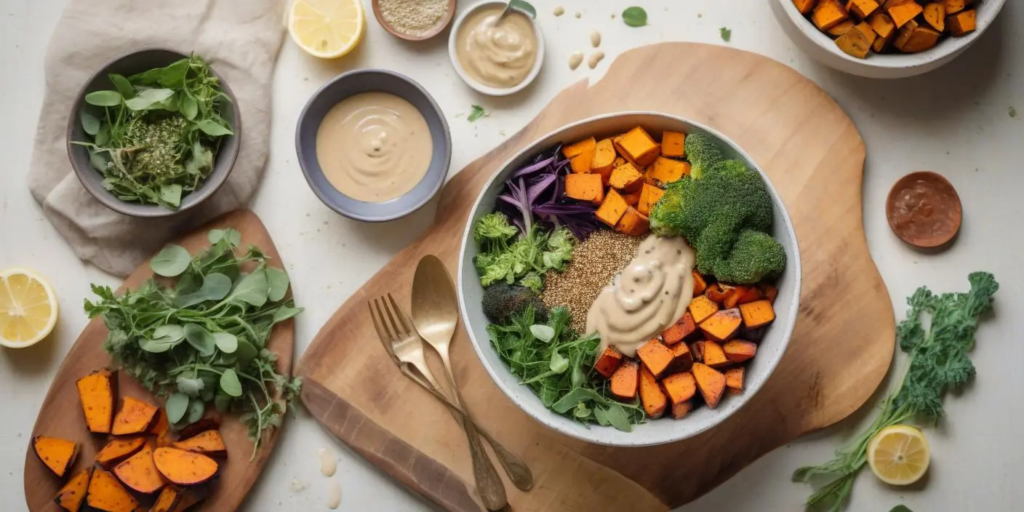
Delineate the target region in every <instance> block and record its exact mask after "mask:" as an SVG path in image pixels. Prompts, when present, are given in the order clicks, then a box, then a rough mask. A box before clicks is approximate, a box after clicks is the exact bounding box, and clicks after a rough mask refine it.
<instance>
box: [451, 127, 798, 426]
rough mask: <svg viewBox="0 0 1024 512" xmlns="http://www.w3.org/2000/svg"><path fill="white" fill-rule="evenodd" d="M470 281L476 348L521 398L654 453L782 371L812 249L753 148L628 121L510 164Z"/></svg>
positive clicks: (465, 282) (564, 135)
mask: <svg viewBox="0 0 1024 512" xmlns="http://www.w3.org/2000/svg"><path fill="white" fill-rule="evenodd" d="M458 280H459V284H458V288H459V300H460V307H461V310H462V316H463V320H464V322H465V324H464V325H465V326H466V328H467V330H468V332H469V337H470V340H471V341H472V344H473V346H474V349H475V350H476V352H477V355H478V356H479V357H480V360H481V361H482V363H483V365H484V367H485V369H486V370H487V372H488V374H489V375H490V377H491V378H492V379H493V380H494V382H495V383H496V384H497V386H498V387H499V389H501V390H502V392H504V393H505V394H506V395H507V396H508V397H509V398H510V399H511V400H512V401H513V402H514V403H515V404H516V405H517V406H518V407H519V408H521V409H522V410H523V411H524V412H526V413H527V414H528V415H529V416H531V417H532V418H533V419H535V420H536V421H538V422H540V423H542V424H544V425H546V426H548V427H550V428H553V429H555V430H557V431H559V432H562V433H564V434H567V435H570V436H572V437H575V438H578V439H581V440H584V441H588V442H593V443H598V444H605V445H613V446H648V445H658V444H664V443H670V442H673V441H679V440H682V439H686V438H689V437H692V436H695V435H697V434H700V433H701V432H704V431H706V430H708V429H710V428H712V427H714V426H715V425H717V424H719V423H721V422H722V421H724V420H725V419H726V418H728V417H729V416H730V415H732V414H733V413H735V412H736V411H737V410H739V409H740V408H741V407H743V405H744V404H745V403H746V402H747V401H748V400H750V398H751V397H752V396H754V394H755V393H757V391H758V390H759V389H760V388H761V387H762V385H763V384H764V383H765V382H766V381H767V379H768V378H769V376H770V375H771V373H772V371H773V370H774V369H775V367H776V365H777V364H778V362H779V361H780V360H781V358H782V355H783V353H784V352H785V350H786V346H787V345H788V343H789V339H790V337H791V335H792V332H793V327H794V325H795V322H796V316H797V312H798V309H799V299H800V253H799V248H798V245H797V241H796V235H795V232H794V230H793V225H792V222H791V221H790V218H789V216H788V215H787V213H786V209H785V206H784V205H783V203H782V201H781V199H780V198H779V196H778V194H777V193H776V192H775V190H774V188H772V186H771V183H770V182H769V180H768V177H767V175H766V174H765V173H764V172H763V171H762V170H761V169H760V168H759V167H758V166H757V164H756V163H755V162H754V161H753V159H752V158H751V157H750V156H749V155H747V154H746V153H745V152H744V151H743V150H742V149H741V148H740V147H738V146H737V145H736V144H735V143H733V142H732V141H730V140H729V139H728V138H727V137H725V136H724V135H722V134H720V133H718V132H716V131H714V130H713V129H711V128H709V127H706V126H703V125H700V124H698V123H694V122H691V121H688V120H685V119H681V118H678V117H675V116H670V115H666V114H660V113H620V114H610V115H604V116H599V117H595V118H591V119H587V120H583V121H579V122H576V123H573V124H571V125H568V126H566V127H564V128H561V129H559V130H557V131H555V132H553V133H550V134H548V135H546V136H544V137H542V138H540V139H539V140H537V141H535V142H533V143H532V144H530V145H528V146H527V147H525V148H524V149H523V150H521V151H520V152H519V153H518V154H517V155H516V156H514V157H513V158H512V159H510V160H509V161H507V162H506V163H505V164H504V165H503V166H502V167H501V168H500V169H498V170H497V171H496V173H495V175H494V176H493V177H492V178H491V180H490V181H489V182H488V183H487V184H486V185H485V186H484V188H483V190H482V191H481V193H480V196H479V198H478V199H477V201H476V204H475V205H474V207H473V210H472V212H471V214H470V216H469V219H468V222H467V226H466V231H465V234H464V238H463V243H462V249H461V255H460V260H459V267H458Z"/></svg>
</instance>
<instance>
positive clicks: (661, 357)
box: [636, 339, 673, 377]
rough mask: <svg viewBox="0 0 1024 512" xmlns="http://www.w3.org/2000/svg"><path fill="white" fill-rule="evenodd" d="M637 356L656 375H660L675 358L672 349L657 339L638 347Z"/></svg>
mask: <svg viewBox="0 0 1024 512" xmlns="http://www.w3.org/2000/svg"><path fill="white" fill-rule="evenodd" d="M636 357H637V359H639V360H640V361H641V362H643V363H644V366H645V367H646V368H647V369H648V370H650V372H651V373H652V374H654V376H655V377H660V376H661V374H662V372H664V371H665V369H666V368H668V366H669V365H670V364H672V359H673V356H672V350H671V349H669V348H668V347H666V346H665V344H664V343H662V342H661V341H659V340H657V339H653V340H649V341H648V342H647V343H644V344H643V345H641V346H640V348H638V349H636Z"/></svg>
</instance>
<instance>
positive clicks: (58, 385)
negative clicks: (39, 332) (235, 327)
mask: <svg viewBox="0 0 1024 512" xmlns="http://www.w3.org/2000/svg"><path fill="white" fill-rule="evenodd" d="M228 227H230V228H234V229H236V230H238V231H239V232H240V233H241V234H242V247H247V246H249V245H256V246H258V247H259V248H260V249H261V250H263V252H264V253H266V254H267V256H269V257H270V261H269V262H268V265H270V266H274V267H277V268H282V269H283V268H284V264H283V262H282V261H281V256H280V254H278V252H277V248H276V247H274V242H273V241H272V240H271V239H270V234H269V233H268V232H267V228H266V227H264V226H263V222H261V221H260V219H259V217H257V216H256V214H255V213H253V212H251V211H249V210H236V211H234V212H231V213H228V214H225V215H223V216H221V217H219V218H217V219H216V220H214V221H212V222H210V223H209V224H207V225H206V226H204V227H202V228H200V229H198V230H197V231H194V232H192V233H190V234H188V235H185V236H183V237H181V238H179V239H178V240H175V241H174V242H173V243H176V244H178V245H181V246H183V247H184V248H186V249H188V251H189V252H190V253H192V254H195V253H196V252H197V251H201V250H204V249H206V248H207V247H209V245H210V244H209V242H208V241H207V239H206V234H207V232H208V231H209V230H211V229H215V228H219V229H223V228H228ZM152 276H153V272H152V270H150V268H149V262H148V261H147V262H146V263H143V264H142V265H141V266H139V268H137V269H136V270H135V272H133V273H132V275H130V276H128V279H127V280H126V281H125V282H124V285H123V286H122V287H121V289H122V290H123V289H124V288H126V287H127V288H136V287H138V286H139V285H140V284H142V283H143V282H145V281H146V280H147V279H149V278H150V277H152ZM72 314H84V313H82V312H78V311H76V312H73V313H72ZM106 339H107V328H106V326H105V325H104V324H103V319H102V318H98V317H97V318H94V319H93V320H92V321H90V322H89V324H88V325H86V327H85V329H84V330H83V331H82V334H81V335H80V336H79V337H78V340H77V341H76V342H75V344H74V346H72V347H71V350H70V351H69V352H68V355H67V357H66V358H65V359H64V363H63V364H61V367H60V369H59V370H58V371H57V376H56V377H54V379H53V384H51V385H50V390H49V392H47V393H46V399H45V400H44V401H43V405H42V406H41V407H40V408H39V417H37V418H36V424H35V426H34V427H33V428H32V437H35V436H40V435H46V436H55V437H61V438H64V439H70V440H73V441H75V442H77V443H79V446H80V451H79V454H78V459H77V460H76V462H75V465H74V467H73V468H72V470H71V471H70V472H69V475H68V477H70V476H71V475H74V474H75V473H77V472H78V471H80V470H81V469H82V468H85V467H87V466H89V465H91V464H93V460H94V458H95V455H96V452H97V451H99V450H100V448H102V447H103V445H104V444H106V441H107V439H108V436H107V435H105V434H90V433H89V429H88V428H86V425H85V417H84V415H83V414H82V406H81V403H80V402H79V399H78V390H77V387H76V386H75V381H77V380H78V379H79V378H81V377H82V376H84V375H87V374H88V373H90V372H92V371H93V370H96V369H99V368H103V367H110V368H111V369H114V367H113V365H112V362H111V360H110V356H108V355H107V353H106V352H105V351H104V350H103V342H104V340H106ZM294 344H295V323H294V321H293V320H289V321H286V322H282V323H280V324H278V325H276V326H274V330H273V332H272V333H271V336H270V340H269V341H268V343H267V348H268V349H270V350H272V351H273V352H275V353H276V354H277V372H278V373H281V374H283V375H290V374H291V369H292V352H293V347H294ZM118 396H119V397H125V396H130V397H134V398H139V399H141V400H145V401H147V402H149V403H151V404H157V403H159V404H160V405H161V406H162V405H163V400H159V399H157V398H156V397H154V396H153V394H152V393H150V392H149V391H147V390H146V389H145V388H143V387H142V386H141V385H140V384H139V383H138V382H136V381H135V379H133V378H131V377H129V376H128V375H127V374H126V373H125V372H123V371H121V372H118ZM219 430H220V433H221V436H222V437H223V438H224V443H225V444H226V445H227V449H228V458H227V459H218V460H219V461H220V462H221V467H220V471H219V473H218V476H217V479H216V480H215V481H214V483H213V484H212V486H211V488H210V493H209V495H208V496H207V497H206V499H205V500H203V501H202V502H200V504H199V505H196V506H195V507H193V508H191V509H189V510H211V511H217V512H221V511H231V510H235V509H236V508H238V506H239V505H241V503H242V502H243V501H244V500H245V497H246V495H247V494H248V492H249V489H250V488H251V487H252V486H253V484H254V483H255V482H256V479H257V478H258V477H259V476H260V472H262V471H263V466H264V465H265V464H266V462H267V459H268V458H269V457H270V452H272V451H273V450H274V445H275V444H276V442H277V431H276V430H274V429H272V430H270V431H269V433H268V434H267V435H266V436H265V437H264V439H263V443H262V445H261V446H260V450H259V452H258V453H257V454H256V457H255V459H254V460H252V461H250V460H249V457H250V455H251V454H252V441H250V440H249V438H248V433H247V432H246V427H245V425H243V424H242V423H241V422H239V421H237V419H236V417H235V416H227V417H225V418H224V421H223V423H222V424H221V426H220V429H219ZM27 443H28V444H29V446H28V452H27V453H26V455H25V500H26V501H27V503H28V508H29V510H32V511H41V510H46V511H51V510H52V511H59V510H61V508H60V507H58V506H57V505H56V504H55V503H54V502H53V497H54V496H55V495H56V494H57V491H58V490H59V489H60V487H61V485H63V482H64V481H66V479H65V480H64V481H62V480H60V479H58V478H57V477H56V476H55V475H54V474H53V473H52V472H50V470H49V469H47V468H46V466H44V465H43V463H42V462H41V461H40V460H39V459H38V458H37V457H36V455H35V452H34V451H33V450H32V446H31V438H29V439H28V440H27ZM0 508H3V507H0Z"/></svg>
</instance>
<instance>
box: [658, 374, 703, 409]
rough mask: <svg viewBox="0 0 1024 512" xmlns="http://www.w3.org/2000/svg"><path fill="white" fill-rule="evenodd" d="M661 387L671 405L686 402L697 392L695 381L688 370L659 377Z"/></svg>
mask: <svg viewBox="0 0 1024 512" xmlns="http://www.w3.org/2000/svg"><path fill="white" fill-rule="evenodd" d="M661 387H662V388H663V389H664V390H665V394H666V395H668V400H669V402H670V403H672V405H675V404H681V403H683V402H686V401H688V400H690V399H691V398H693V395H694V394H696V393H697V383H696V381H695V380H694V377H693V374H692V373H690V372H686V373H676V374H673V375H669V376H668V377H665V378H664V379H661Z"/></svg>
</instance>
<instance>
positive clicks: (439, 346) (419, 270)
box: [412, 255, 525, 510]
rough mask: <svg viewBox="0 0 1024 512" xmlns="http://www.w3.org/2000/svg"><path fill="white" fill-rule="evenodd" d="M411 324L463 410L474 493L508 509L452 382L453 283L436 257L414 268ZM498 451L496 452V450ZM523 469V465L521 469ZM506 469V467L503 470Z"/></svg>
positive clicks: (495, 506) (498, 479)
mask: <svg viewBox="0 0 1024 512" xmlns="http://www.w3.org/2000/svg"><path fill="white" fill-rule="evenodd" d="M412 323H413V325H415V326H416V330H417V331H419V333H420V336H422V337H423V339H424V340H425V341H426V342H427V343H429V344H430V346H432V347H434V350H436V351H437V354H438V355H439V356H441V362H443V363H444V370H445V374H447V375H448V384H449V386H450V387H451V388H452V396H453V397H454V399H455V404H456V405H458V406H459V407H461V408H462V410H463V411H464V412H465V414H466V418H467V419H469V421H465V422H463V426H464V427H465V429H466V437H467V438H468V440H469V451H470V455H471V456H472V459H473V477H474V479H475V480H476V487H477V491H478V492H479V493H480V498H481V499H482V500H483V502H484V506H485V507H487V509H488V510H502V509H504V508H505V507H506V506H508V497H507V496H506V494H505V485H504V484H503V483H502V482H501V477H500V476H499V475H498V471H497V470H496V469H494V464H492V463H491V459H490V458H488V457H487V452H485V451H484V447H483V444H482V443H481V442H480V433H479V432H477V430H476V427H475V426H474V425H473V421H472V419H471V418H470V416H469V411H468V410H467V409H466V407H465V405H463V402H462V396H461V394H460V393H459V386H458V384H456V383H455V374H454V373H452V362H451V358H450V357H449V348H450V347H451V342H452V336H454V335H455V328H456V327H457V326H458V325H459V306H458V298H457V296H456V293H455V284H454V283H453V282H452V278H451V276H450V275H448V270H446V269H445V268H444V263H441V260H439V259H438V258H437V256H433V255H427V256H424V257H423V259H421V260H420V262H419V265H417V266H416V276H415V277H414V278H413V281H412ZM495 452H498V450H495ZM523 467H525V466H523ZM506 470H507V468H506Z"/></svg>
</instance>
